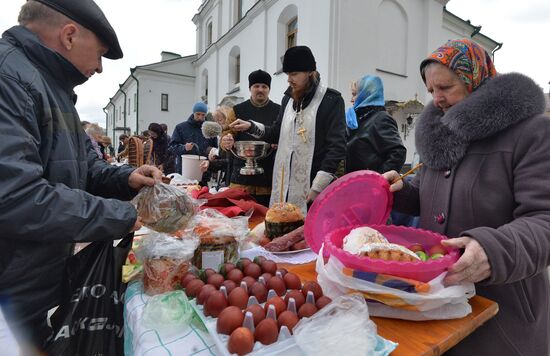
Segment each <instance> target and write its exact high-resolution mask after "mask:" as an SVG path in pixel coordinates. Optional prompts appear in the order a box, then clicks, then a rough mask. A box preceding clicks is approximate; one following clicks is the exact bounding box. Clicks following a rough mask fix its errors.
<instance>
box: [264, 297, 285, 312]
mask: <svg viewBox="0 0 550 356" xmlns="http://www.w3.org/2000/svg"><path fill="white" fill-rule="evenodd" d="M272 304H273V305H274V306H275V312H276V314H277V315H279V314H281V313H282V312H284V311H285V310H286V303H285V301H284V300H283V298H281V297H279V296H276V297H273V298H271V299H269V300H268V301H267V302H266V303H265V305H264V310H265V313H266V315H267V311H268V310H269V306H270V305H272Z"/></svg>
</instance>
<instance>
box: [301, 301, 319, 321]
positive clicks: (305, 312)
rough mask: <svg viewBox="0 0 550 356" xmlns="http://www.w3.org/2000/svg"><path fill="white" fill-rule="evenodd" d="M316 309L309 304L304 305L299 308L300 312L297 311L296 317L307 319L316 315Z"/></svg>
mask: <svg viewBox="0 0 550 356" xmlns="http://www.w3.org/2000/svg"><path fill="white" fill-rule="evenodd" d="M317 310H319V309H317V307H316V306H315V305H313V304H311V303H305V304H304V305H302V306H301V307H300V310H298V316H299V317H300V318H309V317H310V316H312V315H313V314H315V313H317Z"/></svg>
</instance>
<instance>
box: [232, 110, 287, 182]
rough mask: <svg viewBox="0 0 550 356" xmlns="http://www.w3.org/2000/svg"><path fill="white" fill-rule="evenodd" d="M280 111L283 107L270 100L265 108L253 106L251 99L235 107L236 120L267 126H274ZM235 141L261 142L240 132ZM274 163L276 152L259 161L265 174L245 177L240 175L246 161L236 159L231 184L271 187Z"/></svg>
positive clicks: (233, 161)
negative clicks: (252, 121)
mask: <svg viewBox="0 0 550 356" xmlns="http://www.w3.org/2000/svg"><path fill="white" fill-rule="evenodd" d="M280 109H281V106H280V105H279V104H275V103H274V102H272V101H271V100H269V102H268V103H267V104H266V105H265V106H262V107H256V106H254V105H253V104H252V102H251V101H250V99H249V100H246V101H244V102H242V103H240V104H237V105H235V106H234V107H233V111H234V112H235V117H236V118H238V119H241V120H245V121H250V120H254V121H257V122H260V123H262V124H264V125H267V126H269V125H273V123H274V122H275V120H277V117H278V115H279V111H280ZM235 141H259V139H257V138H255V137H254V136H252V135H249V134H247V133H246V132H238V133H236V134H235ZM274 163H275V152H271V153H270V154H269V156H267V157H265V158H263V159H260V160H258V164H259V166H260V167H262V168H263V169H264V173H262V174H257V175H251V176H245V175H242V174H241V173H240V170H241V168H243V167H244V165H245V161H243V160H241V159H237V158H234V159H232V163H231V183H236V184H242V185H251V186H255V187H271V180H272V178H273V164H274Z"/></svg>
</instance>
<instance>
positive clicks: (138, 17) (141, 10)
mask: <svg viewBox="0 0 550 356" xmlns="http://www.w3.org/2000/svg"><path fill="white" fill-rule="evenodd" d="M224 1H228V0H224ZM300 1H326V0H300ZM354 1H365V0H354ZM368 1H372V0H368ZM96 2H97V3H98V4H99V6H100V7H101V8H102V9H103V12H104V13H105V14H106V15H107V18H108V19H109V21H110V22H111V24H112V25H113V27H114V28H115V30H116V32H117V34H118V38H119V41H120V43H121V46H122V49H123V51H124V58H123V59H121V60H117V61H112V60H109V59H105V60H104V62H103V73H102V74H99V75H98V74H96V75H94V76H93V77H92V79H90V80H89V81H88V82H87V83H85V84H84V85H82V86H79V87H77V89H76V92H77V94H78V103H77V109H78V111H79V113H80V117H81V119H82V120H87V121H91V122H99V123H100V124H101V125H102V126H104V125H105V113H104V112H103V111H102V108H103V107H105V106H106V105H107V103H108V102H109V97H110V96H112V95H114V93H115V92H116V90H117V88H118V84H120V83H122V82H123V81H124V80H125V79H126V78H127V77H128V75H129V74H130V68H132V67H135V66H137V65H145V64H149V63H154V62H158V61H160V52H162V51H169V52H175V53H179V54H181V55H183V56H185V55H190V54H194V53H195V25H194V24H193V22H192V21H191V19H192V18H193V16H194V15H195V13H196V12H197V9H198V8H199V6H200V4H201V0H154V1H153V0H96ZM23 3H24V0H2V11H0V30H1V31H4V30H5V29H8V28H9V27H11V26H13V25H15V24H16V22H17V14H18V13H19V9H20V7H21V5H22V4H23ZM447 9H448V10H449V11H451V12H452V13H454V14H455V15H457V16H459V17H461V18H462V19H464V20H468V19H469V20H470V21H471V23H472V24H473V25H476V26H477V25H481V26H482V29H481V32H482V33H483V34H484V35H486V36H489V37H490V38H492V39H494V40H495V41H497V42H503V43H504V45H503V47H502V48H501V49H500V50H499V51H497V52H496V54H495V66H496V68H497V71H499V72H511V71H516V72H522V73H524V74H526V75H528V76H530V77H531V78H533V79H534V80H535V81H536V82H537V83H538V84H539V85H540V86H541V87H542V88H543V89H544V91H545V92H548V88H549V84H548V82H549V81H550V46H549V45H548V36H549V34H550V1H549V0H522V1H517V0H451V1H449V3H448V4H447Z"/></svg>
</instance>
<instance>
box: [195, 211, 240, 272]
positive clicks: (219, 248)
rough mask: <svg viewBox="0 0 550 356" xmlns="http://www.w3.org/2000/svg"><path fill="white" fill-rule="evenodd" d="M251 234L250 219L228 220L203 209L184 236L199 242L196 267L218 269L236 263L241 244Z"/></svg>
mask: <svg viewBox="0 0 550 356" xmlns="http://www.w3.org/2000/svg"><path fill="white" fill-rule="evenodd" d="M247 232H248V217H247V216H237V217H234V218H228V217H227V216H225V215H223V214H222V213H220V212H219V211H217V210H214V209H204V210H201V211H200V212H198V213H197V214H196V215H195V216H194V217H193V219H192V220H191V222H190V223H189V225H188V227H187V229H186V231H185V235H187V236H192V237H194V238H196V239H197V240H199V241H200V244H199V246H198V248H197V250H196V251H195V256H194V259H193V264H194V265H195V266H197V267H198V268H214V269H217V268H218V266H219V264H221V263H224V262H236V261H237V259H238V258H239V244H240V242H241V241H242V240H244V238H245V236H246V234H247Z"/></svg>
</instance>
